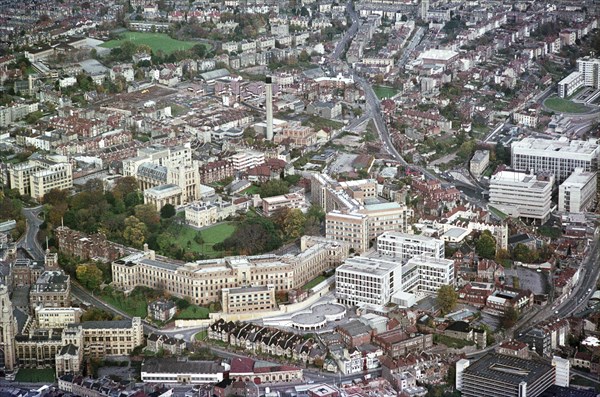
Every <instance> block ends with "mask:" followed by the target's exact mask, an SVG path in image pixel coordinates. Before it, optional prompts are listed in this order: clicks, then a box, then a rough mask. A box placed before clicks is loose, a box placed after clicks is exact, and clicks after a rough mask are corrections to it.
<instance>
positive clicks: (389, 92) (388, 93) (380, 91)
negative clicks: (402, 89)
mask: <svg viewBox="0 0 600 397" xmlns="http://www.w3.org/2000/svg"><path fill="white" fill-rule="evenodd" d="M373 91H375V95H377V98H379V99H384V98H391V97H393V96H394V95H396V94H397V93H398V90H397V89H395V88H392V87H386V86H383V85H374V86H373Z"/></svg>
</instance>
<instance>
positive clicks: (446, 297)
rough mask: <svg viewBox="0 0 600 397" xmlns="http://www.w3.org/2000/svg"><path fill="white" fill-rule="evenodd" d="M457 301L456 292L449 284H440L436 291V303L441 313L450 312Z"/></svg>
mask: <svg viewBox="0 0 600 397" xmlns="http://www.w3.org/2000/svg"><path fill="white" fill-rule="evenodd" d="M457 302H458V294H457V293H456V291H455V290H454V287H452V286H451V285H442V286H441V287H440V289H438V292H437V299H436V303H437V305H438V306H439V308H440V310H441V311H442V313H443V314H447V313H450V312H451V311H452V309H454V307H455V306H456V303H457Z"/></svg>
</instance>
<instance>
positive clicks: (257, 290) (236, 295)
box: [221, 284, 277, 313]
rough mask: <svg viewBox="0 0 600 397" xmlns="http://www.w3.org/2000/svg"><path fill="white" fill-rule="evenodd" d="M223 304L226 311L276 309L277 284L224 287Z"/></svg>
mask: <svg viewBox="0 0 600 397" xmlns="http://www.w3.org/2000/svg"><path fill="white" fill-rule="evenodd" d="M221 306H222V308H223V312H224V313H248V312H257V311H268V310H275V309H276V308H277V302H276V300H275V286H274V285H272V284H269V285H260V286H256V287H240V288H223V289H222V290H221Z"/></svg>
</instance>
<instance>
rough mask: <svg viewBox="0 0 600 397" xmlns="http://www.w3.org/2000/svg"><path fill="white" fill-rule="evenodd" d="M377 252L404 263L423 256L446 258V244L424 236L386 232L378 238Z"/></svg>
mask: <svg viewBox="0 0 600 397" xmlns="http://www.w3.org/2000/svg"><path fill="white" fill-rule="evenodd" d="M377 252H379V253H380V254H382V255H386V256H391V257H394V258H400V259H401V260H403V261H404V260H408V259H410V258H412V257H414V256H417V255H421V254H425V255H428V256H431V257H433V258H444V242H443V241H442V240H439V239H436V238H433V237H427V236H422V235H415V234H408V233H401V232H385V233H383V234H382V235H380V236H379V237H377Z"/></svg>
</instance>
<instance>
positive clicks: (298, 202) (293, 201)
mask: <svg viewBox="0 0 600 397" xmlns="http://www.w3.org/2000/svg"><path fill="white" fill-rule="evenodd" d="M307 207H308V204H307V203H306V197H305V196H304V193H288V194H282V195H280V196H272V197H265V198H263V199H262V209H263V213H264V214H265V216H271V215H273V213H274V212H275V211H277V210H279V209H281V208H290V209H302V208H307Z"/></svg>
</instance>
